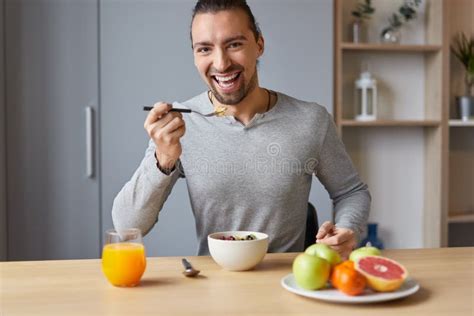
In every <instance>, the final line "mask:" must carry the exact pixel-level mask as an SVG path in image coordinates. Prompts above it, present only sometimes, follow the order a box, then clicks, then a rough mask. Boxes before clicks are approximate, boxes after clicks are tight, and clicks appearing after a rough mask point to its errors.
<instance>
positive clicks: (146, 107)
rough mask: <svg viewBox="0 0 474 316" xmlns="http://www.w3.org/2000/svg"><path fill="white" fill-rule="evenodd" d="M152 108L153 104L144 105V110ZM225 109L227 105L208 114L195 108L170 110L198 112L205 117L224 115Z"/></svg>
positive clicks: (172, 110) (174, 109) (173, 110)
mask: <svg viewBox="0 0 474 316" xmlns="http://www.w3.org/2000/svg"><path fill="white" fill-rule="evenodd" d="M151 109H153V107H152V106H144V107H143V111H151ZM225 111H226V108H225V107H222V108H218V109H216V110H215V111H214V112H211V113H207V114H204V113H201V112H198V111H195V110H190V109H180V108H172V109H171V110H170V112H180V113H196V114H199V115H202V116H204V117H211V116H223V115H224V113H225Z"/></svg>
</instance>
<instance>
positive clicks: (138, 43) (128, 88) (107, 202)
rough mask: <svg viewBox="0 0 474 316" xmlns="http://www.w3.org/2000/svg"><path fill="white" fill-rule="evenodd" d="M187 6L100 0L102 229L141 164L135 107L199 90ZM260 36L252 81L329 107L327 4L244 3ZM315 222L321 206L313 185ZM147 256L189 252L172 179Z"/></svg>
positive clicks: (190, 0)
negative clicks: (262, 41)
mask: <svg viewBox="0 0 474 316" xmlns="http://www.w3.org/2000/svg"><path fill="white" fill-rule="evenodd" d="M195 3H196V1H195V0H178V1H176V0H154V1H152V0H140V1H136V0H101V8H100V21H101V27H100V28H101V35H100V38H101V95H102V102H101V104H102V114H101V143H102V147H101V148H102V156H101V159H102V179H103V180H102V183H101V188H102V189H101V192H102V212H103V229H104V230H105V229H107V228H110V227H112V220H111V215H110V214H111V208H112V202H113V199H114V197H115V195H116V194H117V193H118V191H119V190H120V189H121V187H122V186H123V185H124V184H125V182H126V181H128V179H129V178H130V177H131V176H132V174H133V172H134V170H135V169H136V167H137V166H138V164H139V163H140V160H141V159H142V158H143V154H144V151H145V148H146V146H147V141H148V139H147V135H146V132H145V131H144V130H143V121H144V119H145V117H146V113H143V112H142V110H141V108H142V106H143V105H152V104H153V103H155V102H157V101H160V100H162V101H168V102H172V101H184V100H186V99H188V98H191V97H192V96H195V95H197V94H198V93H200V92H202V91H204V90H205V89H206V87H205V85H204V84H203V83H202V81H201V79H200V78H199V75H198V73H197V71H196V69H195V68H194V64H193V54H192V50H191V43H190V39H189V32H190V30H189V26H190V22H191V20H190V19H191V11H192V8H193V6H194V4H195ZM248 3H249V5H250V7H251V8H252V9H253V11H254V14H255V16H256V18H257V21H259V22H260V26H261V28H262V31H263V35H264V37H265V43H266V50H265V54H264V56H263V57H262V58H261V66H260V81H261V84H262V85H263V86H265V87H269V88H271V89H275V90H279V91H281V92H284V93H287V94H290V95H293V96H295V97H299V98H301V99H304V100H311V101H317V102H319V103H321V104H323V105H325V106H327V107H329V108H330V107H331V104H332V64H333V63H332V46H333V45H332V43H333V42H332V37H333V36H332V35H333V33H332V28H333V23H332V0H318V1H314V0H298V1H294V0H254V1H248ZM311 199H312V202H313V203H314V204H315V205H317V207H318V211H319V213H320V214H318V215H319V216H320V221H321V222H322V221H323V220H325V219H330V218H331V203H330V201H329V198H328V196H327V193H326V192H325V191H324V189H323V188H322V186H321V185H320V184H319V183H318V182H317V181H315V183H314V186H313V189H312V192H311ZM145 244H146V246H147V254H148V255H189V254H195V253H196V244H197V243H196V236H195V227H194V219H193V215H192V212H191V207H190V203H189V201H188V193H187V190H186V184H185V181H184V180H179V181H178V182H177V184H176V185H175V187H174V189H173V191H172V193H171V195H170V197H169V198H168V200H167V201H166V203H165V205H164V208H163V210H162V212H161V214H160V220H159V222H158V223H157V224H156V226H155V228H154V229H153V230H152V231H151V232H150V233H149V235H148V236H147V237H146V238H145Z"/></svg>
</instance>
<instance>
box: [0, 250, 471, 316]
mask: <svg viewBox="0 0 474 316" xmlns="http://www.w3.org/2000/svg"><path fill="white" fill-rule="evenodd" d="M384 254H385V255H386V256H388V257H390V258H393V259H395V260H398V261H400V262H401V263H402V264H404V265H405V266H406V267H407V269H408V271H409V272H410V275H411V276H412V277H413V278H414V279H415V280H416V281H418V282H419V283H420V285H421V289H420V290H419V291H418V292H417V293H415V294H414V295H412V296H409V297H406V298H404V299H400V300H397V301H391V302H384V303H377V304H365V305H347V304H338V303H328V302H323V301H318V300H314V299H309V298H304V297H301V296H298V295H295V294H293V293H290V292H287V291H286V290H285V289H283V288H282V287H281V286H280V279H281V278H282V277H283V276H285V275H286V274H288V273H290V272H291V263H292V261H293V259H294V257H295V256H296V254H295V253H291V254H267V255H266V257H265V259H264V261H263V262H262V263H260V265H259V266H258V267H257V268H256V269H255V270H253V271H247V272H227V271H224V270H221V268H220V267H219V266H217V265H216V264H215V263H214V261H213V260H212V258H210V257H189V258H188V259H189V260H190V261H191V262H192V263H193V264H194V265H195V266H196V267H197V268H198V269H200V270H201V271H202V272H201V274H202V275H201V276H200V277H199V278H195V279H190V278H185V277H184V276H183V275H182V274H181V271H182V266H181V258H180V257H161V258H148V267H147V270H146V272H145V274H144V277H143V279H142V283H141V285H140V286H138V287H135V288H116V287H113V286H111V285H109V284H108V283H107V281H106V279H105V278H104V276H103V275H102V271H101V266H100V260H68V261H30V262H5V263H0V269H1V270H0V271H1V292H0V298H1V301H0V315H2V316H10V315H88V316H90V315H128V316H130V315H133V316H135V315H144V314H150V315H196V314H199V315H264V314H265V315H312V316H314V315H328V316H334V315H344V316H348V315H384V316H386V315H449V316H453V315H474V311H473V305H474V303H473V301H474V296H473V288H474V248H444V249H410V250H388V251H385V253H384Z"/></svg>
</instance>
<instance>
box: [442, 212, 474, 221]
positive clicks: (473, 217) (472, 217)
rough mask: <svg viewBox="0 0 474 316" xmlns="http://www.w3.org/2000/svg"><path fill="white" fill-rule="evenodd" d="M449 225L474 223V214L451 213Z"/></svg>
mask: <svg viewBox="0 0 474 316" xmlns="http://www.w3.org/2000/svg"><path fill="white" fill-rule="evenodd" d="M448 223H474V213H472V212H471V213H468V212H451V213H450V214H448Z"/></svg>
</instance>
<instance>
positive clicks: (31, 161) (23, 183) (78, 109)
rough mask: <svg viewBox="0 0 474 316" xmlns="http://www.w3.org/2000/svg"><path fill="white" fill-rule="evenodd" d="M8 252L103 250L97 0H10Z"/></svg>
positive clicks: (36, 255) (92, 254) (20, 256)
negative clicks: (97, 137) (101, 242)
mask: <svg viewBox="0 0 474 316" xmlns="http://www.w3.org/2000/svg"><path fill="white" fill-rule="evenodd" d="M4 16H5V46H6V50H5V54H6V56H5V57H6V59H5V60H6V63H5V73H6V153H7V154H6V170H7V176H6V178H7V180H6V181H7V190H6V196H7V210H8V222H7V225H8V229H7V231H8V232H7V239H8V259H9V260H36V259H59V258H61V259H66V258H71V259H72V258H97V257H98V256H99V253H100V247H99V245H100V244H99V235H100V213H99V177H98V175H99V174H100V170H99V164H98V161H99V160H98V158H99V150H98V149H99V143H98V142H97V141H94V137H96V136H97V131H98V120H97V118H98V117H97V114H98V113H97V110H98V105H99V90H98V86H99V85H98V81H99V77H98V54H97V52H98V22H97V21H98V19H97V17H98V5H97V1H92V0H81V1H70V0H68V1H58V0H15V1H11V0H6V1H5V15H4Z"/></svg>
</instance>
